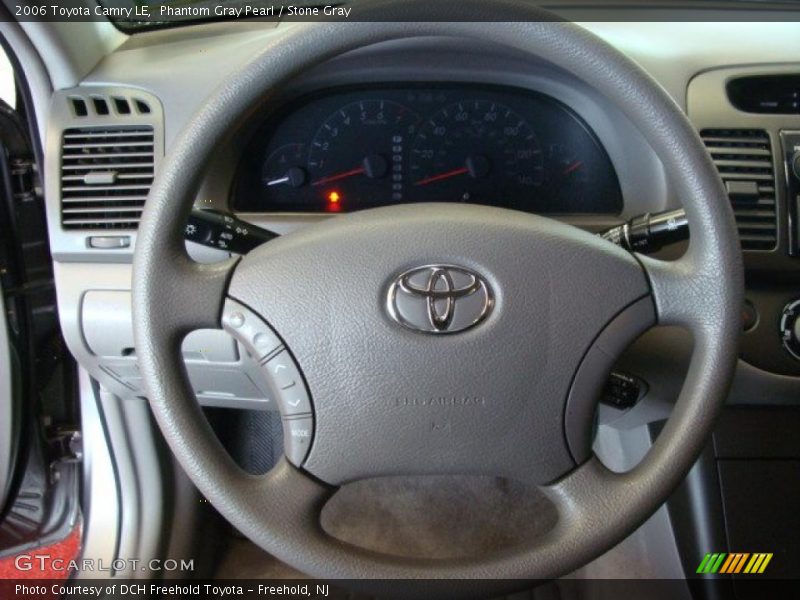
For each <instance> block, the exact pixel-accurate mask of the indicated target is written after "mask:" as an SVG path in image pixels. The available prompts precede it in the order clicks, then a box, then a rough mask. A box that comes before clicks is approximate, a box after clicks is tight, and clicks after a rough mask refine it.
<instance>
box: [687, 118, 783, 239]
mask: <svg viewBox="0 0 800 600" xmlns="http://www.w3.org/2000/svg"><path fill="white" fill-rule="evenodd" d="M700 135H701V136H702V138H703V141H704V142H705V144H706V148H708V151H709V152H710V153H711V158H712V159H714V164H715V165H716V166H717V170H718V171H719V174H720V176H721V177H722V181H723V182H724V183H725V187H726V188H727V190H728V195H729V197H730V200H731V205H732V206H733V212H734V214H735V215H736V224H737V226H738V228H739V238H740V239H741V243H742V249H743V250H774V249H775V247H776V245H777V242H778V239H777V216H776V211H775V207H776V202H775V172H774V170H773V166H772V148H771V146H770V141H769V136H768V135H767V133H766V132H765V131H762V130H760V129H705V130H703V131H702V132H701V133H700Z"/></svg>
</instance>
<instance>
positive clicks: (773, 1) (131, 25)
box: [95, 0, 800, 32]
mask: <svg viewBox="0 0 800 600" xmlns="http://www.w3.org/2000/svg"><path fill="white" fill-rule="evenodd" d="M531 1H532V2H536V4H539V5H540V6H542V7H543V8H549V9H552V10H556V11H558V9H559V8H567V7H568V8H571V9H575V8H584V9H591V8H603V7H611V6H612V5H613V6H614V7H617V8H620V7H626V8H656V7H665V8H666V7H674V8H682V9H687V8H703V9H709V10H714V9H717V10H716V11H715V13H714V17H715V19H716V18H717V16H718V17H719V20H726V19H727V18H728V17H727V16H726V13H724V12H723V11H722V10H720V9H724V8H729V7H730V6H735V7H737V8H739V7H743V6H744V5H747V8H748V9H754V8H755V9H764V11H765V12H766V10H767V9H775V8H779V9H780V8H782V9H784V10H785V9H791V10H796V9H800V0H724V1H722V2H720V1H719V0H690V1H688V2H687V1H686V0H655V1H654V0H622V1H619V0H617V1H616V2H612V1H611V0H605V1H604V0H582V1H581V0H577V1H576V0H545V1H544V2H539V1H537V0H531ZM97 3H98V6H97V9H96V11H95V15H97V16H102V17H106V18H108V19H109V20H111V21H112V22H113V23H114V24H115V25H117V26H118V27H119V28H120V29H122V30H124V31H128V32H134V31H136V30H139V29H146V28H152V27H169V26H176V25H180V24H186V23H193V22H200V21H220V20H243V19H262V20H290V19H295V20H309V21H311V20H348V19H350V20H357V18H358V17H357V14H358V13H357V12H355V11H353V7H355V6H357V5H359V4H368V0H363V1H361V2H356V1H355V0H338V1H334V2H332V3H329V4H328V3H325V2H324V1H322V0H292V2H291V4H282V3H280V2H279V1H272V0H97ZM457 6H458V3H457V2H454V10H453V14H454V20H457V19H458V9H457ZM706 18H708V15H706ZM581 20H585V19H581ZM589 20H591V19H589Z"/></svg>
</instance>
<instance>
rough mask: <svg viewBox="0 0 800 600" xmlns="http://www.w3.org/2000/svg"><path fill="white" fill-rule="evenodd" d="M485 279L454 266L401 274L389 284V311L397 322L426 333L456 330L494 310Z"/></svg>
mask: <svg viewBox="0 0 800 600" xmlns="http://www.w3.org/2000/svg"><path fill="white" fill-rule="evenodd" d="M493 304H494V299H493V297H492V291H491V288H490V287H489V284H488V283H487V282H486V280H485V279H484V278H483V277H481V276H480V275H478V274H477V273H475V272H474V271H471V270H469V269H466V268H464V267H456V266H453V265H426V266H424V267H417V268H416V269H411V270H410V271H406V272H405V273H403V274H401V275H400V276H399V277H397V279H395V280H394V283H392V285H391V286H390V287H389V295H388V311H389V315H390V316H391V317H392V319H394V320H395V321H396V322H397V323H399V324H400V325H402V326H403V327H406V328H408V329H413V330H415V331H421V332H423V333H456V332H458V331H464V330H465V329H469V328H470V327H474V326H475V325H477V324H478V323H480V322H481V321H483V319H485V318H486V316H487V315H488V314H489V312H491V309H492V306H493Z"/></svg>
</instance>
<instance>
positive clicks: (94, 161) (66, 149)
mask: <svg viewBox="0 0 800 600" xmlns="http://www.w3.org/2000/svg"><path fill="white" fill-rule="evenodd" d="M62 150H63V151H62V155H61V223H62V225H63V226H64V229H135V228H136V226H137V224H138V222H139V218H140V217H141V214H142V208H143V207H144V203H145V199H146V197H147V193H148V192H149V191H150V185H151V184H152V183H153V172H154V169H153V166H154V141H153V128H152V127H145V126H142V127H92V128H88V127H87V128H83V129H67V130H65V131H64V137H63V146H62Z"/></svg>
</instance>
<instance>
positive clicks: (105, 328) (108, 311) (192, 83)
mask: <svg viewBox="0 0 800 600" xmlns="http://www.w3.org/2000/svg"><path fill="white" fill-rule="evenodd" d="M585 25H586V26H587V28H589V29H590V30H593V31H594V32H595V33H597V34H598V35H600V36H601V37H604V38H605V39H606V40H608V41H609V42H611V43H612V44H614V45H616V46H617V47H618V48H620V49H621V50H623V51H625V52H627V53H628V54H629V55H631V56H632V57H633V58H634V59H635V60H637V61H638V62H640V63H641V64H642V65H643V66H644V67H645V68H646V69H647V70H648V71H649V72H650V73H651V74H652V75H653V76H654V77H655V78H656V79H657V80H658V81H659V82H660V83H661V84H662V85H663V86H664V87H665V88H666V89H667V90H668V91H669V92H670V93H671V95H672V96H673V98H674V99H675V101H676V102H677V103H678V104H679V105H680V106H681V107H683V108H684V109H685V110H687V112H688V114H689V117H690V118H691V119H692V120H693V121H694V122H695V124H696V125H697V127H698V129H704V128H724V127H728V128H730V127H758V128H760V129H765V130H767V131H769V132H770V135H772V136H777V132H778V131H779V130H780V129H784V128H795V129H798V128H800V119H798V117H796V116H795V117H776V116H770V117H766V116H764V115H757V116H753V115H744V114H743V113H740V112H739V111H737V110H736V109H734V108H733V107H732V106H730V104H729V103H728V102H727V99H726V98H725V96H724V93H723V89H722V87H720V86H721V84H720V82H722V81H724V80H725V78H726V77H729V76H731V74H732V73H739V72H742V73H751V72H757V73H762V72H783V71H795V72H796V71H797V70H798V69H800V62H798V63H786V62H785V61H786V59H787V57H796V58H798V59H800V37H798V36H797V35H796V24H792V23H769V24H764V26H763V28H754V27H752V26H750V24H747V23H736V22H726V23H718V24H709V23H663V22H660V23H631V22H628V23H623V22H619V23H614V22H597V23H586V24H585ZM280 27H291V25H281V26H280ZM708 27H712V28H714V29H715V30H716V31H717V32H718V33H719V34H720V35H709V33H708ZM275 33H276V28H275V26H274V25H273V24H257V23H256V24H225V23H218V24H210V25H202V26H196V27H192V28H189V29H177V30H166V31H156V32H152V33H144V34H139V35H136V36H133V37H131V38H129V39H127V40H126V41H124V42H123V43H122V44H121V45H120V46H119V47H118V48H117V49H116V50H115V51H113V52H111V53H110V54H108V55H107V56H105V57H104V58H103V59H102V60H101V61H100V63H99V64H98V65H96V67H94V68H93V69H92V70H91V71H90V72H89V73H87V74H86V75H85V76H84V77H83V78H82V80H81V81H80V82H79V85H78V86H76V87H74V88H69V89H65V90H60V91H57V92H56V93H55V94H54V96H53V98H52V104H51V109H50V113H49V116H48V123H47V148H48V152H47V153H46V154H47V156H48V162H47V164H46V165H45V171H46V172H45V176H46V177H45V179H46V191H47V200H48V210H49V217H50V219H49V223H50V233H51V245H52V249H53V253H54V258H55V260H56V271H55V275H56V285H57V289H58V297H59V305H60V314H61V319H62V325H63V329H64V333H65V336H66V339H67V343H68V344H69V346H70V348H71V350H72V351H73V353H74V354H75V356H76V357H77V358H78V360H79V362H80V363H81V364H82V366H84V367H85V368H87V369H88V370H89V372H90V373H91V374H92V375H93V376H94V377H95V378H97V379H98V381H100V382H101V383H102V384H103V385H104V386H105V387H107V388H108V389H109V390H111V391H113V392H115V393H117V394H119V395H121V396H123V397H125V396H131V395H141V393H142V390H141V385H140V384H141V381H140V378H139V375H138V372H137V370H136V366H135V362H136V360H135V348H134V347H133V343H132V337H131V334H130V328H129V319H126V318H124V316H125V315H129V314H130V308H129V306H130V298H129V290H130V280H131V267H130V261H131V256H132V251H133V247H134V246H135V230H119V231H118V230H111V231H109V230H106V229H102V230H98V231H92V230H74V229H73V230H66V229H65V228H64V227H63V226H62V222H61V219H60V218H59V215H60V211H61V192H60V186H61V180H60V175H61V173H60V156H61V150H60V144H61V141H62V135H63V132H64V131H65V130H66V129H70V128H75V127H87V126H104V125H107V124H114V123H116V124H117V125H123V126H126V127H127V126H129V125H135V124H137V123H145V124H147V125H148V126H151V127H153V131H154V132H155V133H154V136H155V143H154V152H153V154H154V155H153V159H154V162H155V163H156V164H157V162H158V160H159V159H160V158H161V156H162V155H163V153H164V152H169V147H170V144H171V143H172V141H173V140H174V139H175V137H176V136H177V135H179V132H180V130H181V129H182V127H183V126H184V124H185V123H186V122H187V120H188V118H189V117H190V116H191V114H192V113H194V112H195V110H197V108H198V107H199V106H200V105H201V103H202V101H203V99H204V98H205V97H207V96H208V95H209V94H210V93H211V91H212V90H214V89H215V88H216V87H217V86H219V85H224V82H222V80H221V79H220V76H219V74H220V73H226V72H231V71H233V70H235V69H236V68H237V66H238V65H241V64H244V63H245V62H246V61H247V60H248V58H249V57H250V56H252V55H254V53H256V52H257V51H258V50H259V49H260V48H261V47H263V45H264V43H265V42H266V41H267V40H268V39H269V38H270V36H272V35H275ZM678 37H680V39H681V43H680V44H676V43H675V41H674V40H675V39H677V38H678ZM767 39H769V40H770V41H771V43H768V44H767V43H763V42H764V41H765V40H767ZM778 41H780V43H778ZM754 48H758V50H757V52H754V50H753V49H754ZM198 56H202V60H197V57H198ZM460 81H472V82H480V83H485V84H497V85H507V86H514V87H518V88H523V89H528V90H532V91H535V92H539V93H543V94H546V95H548V96H551V97H553V98H555V99H557V100H558V101H559V102H561V103H563V104H565V105H566V106H568V107H569V108H570V109H571V110H573V111H574V112H575V113H576V114H578V115H579V116H580V117H581V118H582V119H583V120H585V122H586V123H587V124H588V126H589V127H591V129H592V130H593V131H594V132H595V134H596V135H597V137H598V139H599V141H600V143H601V144H602V145H603V147H604V148H605V150H606V151H607V153H608V155H609V157H610V160H611V162H612V164H613V166H614V169H615V170H616V172H617V175H618V178H619V182H620V186H621V189H622V195H623V199H624V207H623V210H622V213H621V215H619V216H618V217H616V216H586V215H580V216H578V215H576V216H570V217H565V220H566V221H568V222H571V223H573V224H576V225H579V226H582V227H586V228H588V229H593V230H597V229H600V228H602V227H605V226H608V225H611V224H613V223H616V222H618V221H619V219H620V218H627V217H630V216H633V215H636V214H640V213H643V212H647V211H658V210H664V209H667V208H672V207H676V206H677V203H676V201H675V199H674V197H673V195H672V193H671V191H670V186H669V183H668V182H667V181H666V180H665V177H664V174H663V171H662V168H661V165H660V163H659V161H658V159H657V158H656V157H655V155H654V154H653V152H652V150H651V149H650V148H649V147H648V146H647V144H646V143H645V141H644V140H643V139H642V137H641V136H640V135H639V133H638V131H636V129H634V128H633V127H632V125H631V124H630V123H629V122H628V121H627V119H626V118H625V117H624V116H623V115H622V114H621V113H620V112H619V111H618V110H617V109H616V108H615V107H614V106H612V105H610V103H609V102H608V101H607V100H606V99H605V98H604V97H602V96H601V95H599V94H598V93H597V92H596V91H595V90H593V89H591V88H590V87H588V86H587V85H585V84H584V83H583V82H581V81H579V80H577V79H576V78H575V77H573V76H572V75H571V74H569V73H565V72H563V71H559V70H557V69H555V68H554V67H552V66H551V65H548V64H544V63H536V62H531V61H530V60H526V59H524V58H523V57H521V56H519V55H517V54H515V53H513V52H510V51H508V50H507V49H505V48H501V47H497V46H491V45H480V46H476V45H475V44H474V43H470V44H467V43H465V42H464V41H462V40H458V39H445V38H419V39H413V40H404V41H401V42H392V43H386V44H380V45H376V46H373V47H369V48H366V49H362V50H360V51H357V52H353V53H350V54H348V55H345V56H342V57H339V58H337V59H335V60H333V61H330V62H329V63H326V64H325V65H322V66H320V67H319V68H317V69H316V70H314V71H312V72H309V73H307V74H306V75H305V76H303V77H302V78H300V79H297V80H295V81H293V82H292V83H291V84H290V85H288V86H287V87H286V88H285V89H283V90H281V91H280V92H279V93H278V94H277V95H276V96H275V97H271V98H265V100H264V105H263V107H262V110H263V111H264V114H268V113H269V111H270V110H271V108H274V107H275V106H278V105H280V104H281V102H285V101H289V100H291V99H293V98H296V97H298V96H301V95H303V94H308V93H311V92H316V91H320V90H325V89H328V88H331V87H338V86H342V85H347V84H355V83H358V84H361V85H364V84H375V85H378V84H383V83H392V82H395V83H396V82H409V83H421V82H425V83H431V82H437V83H447V82H460ZM76 96H85V97H87V98H92V97H95V96H98V97H108V98H114V97H119V96H122V97H130V98H143V99H145V100H146V101H147V103H148V104H149V106H150V107H151V111H150V112H149V113H147V114H144V115H141V114H118V113H117V111H116V109H115V108H114V106H113V105H112V107H111V110H110V112H109V114H107V115H98V114H94V113H93V112H92V107H91V106H90V109H89V113H90V114H89V115H88V116H86V117H81V118H77V117H76V116H75V113H74V111H73V107H71V105H70V102H71V99H72V98H74V97H76ZM81 119H82V120H81ZM248 124H249V123H248V122H243V123H241V124H240V128H239V129H237V130H235V131H232V132H231V136H230V138H229V139H228V140H227V141H226V142H225V144H224V145H222V146H221V147H220V149H219V152H218V155H217V157H216V160H215V162H214V163H213V164H212V165H211V166H210V168H209V170H208V174H207V177H206V180H205V183H204V185H203V186H202V188H201V189H200V191H199V193H198V197H197V205H198V206H200V207H205V208H220V209H225V208H228V201H229V198H230V193H231V188H232V185H233V179H234V176H235V175H234V174H235V169H236V166H237V164H238V161H239V158H240V156H241V153H242V152H243V150H244V148H245V145H246V142H247V135H245V131H246V128H247V126H248ZM774 162H775V167H776V169H780V165H781V160H780V157H779V156H776V158H775V161H774ZM782 202H785V198H779V205H780V203H782ZM240 216H241V217H242V218H244V219H246V220H250V221H252V222H254V223H256V224H259V225H262V226H264V227H267V228H269V229H272V230H275V231H277V232H279V233H287V232H290V231H292V230H294V229H297V228H299V227H302V226H303V225H304V224H306V223H309V222H313V221H315V220H317V219H319V218H329V217H327V216H324V215H316V214H299V213H298V214H293V213H282V214H267V213H243V214H241V215H240ZM92 236H111V237H118V236H124V237H128V238H129V243H128V244H127V245H125V246H124V247H116V248H109V247H100V248H96V247H91V243H89V241H88V238H90V237H92ZM191 252H192V253H193V255H194V256H195V257H196V258H197V259H198V260H203V261H215V260H220V259H222V258H224V257H225V256H226V254H225V253H224V252H220V251H215V250H209V249H205V248H200V247H192V248H191ZM753 254H757V253H753ZM752 260H755V261H756V266H758V264H761V263H759V261H762V262H763V259H759V258H756V259H751V262H752ZM776 285H778V287H779V288H781V290H782V292H781V293H785V294H789V293H790V292H791V293H792V294H793V293H794V291H793V290H791V289H785V286H783V287H781V286H782V285H783V284H780V283H778V284H776ZM640 343H656V344H657V343H658V339H657V337H656V338H653V337H652V336H651V337H649V338H647V339H646V340H644V341H642V342H640ZM778 350H779V348H778ZM184 352H185V355H186V356H185V357H186V362H187V367H188V370H189V372H190V375H191V376H192V377H193V381H194V384H195V389H196V392H197V393H198V397H199V398H200V400H201V401H202V402H204V403H205V404H208V405H214V406H229V407H256V408H268V407H270V401H269V399H268V398H269V390H268V389H267V388H266V386H265V385H264V383H263V382H262V381H261V380H260V378H259V376H258V373H257V370H256V369H255V368H254V367H255V365H253V364H252V361H251V360H250V359H249V357H248V356H247V353H246V352H244V351H243V349H242V348H241V347H240V346H238V345H237V344H236V342H234V340H232V339H231V338H229V337H227V334H226V333H224V332H221V331H216V332H210V331H209V332H199V333H197V334H193V336H192V337H190V338H189V339H187V341H186V342H185V346H184ZM787 365H789V366H792V363H791V361H790V360H789V359H787ZM787 369H788V367H787ZM789 371H791V369H789ZM789 374H793V373H791V372H790V373H789ZM797 374H800V371H799V372H798V373H797ZM654 376H657V375H654ZM741 378H744V383H743V387H742V388H741V389H748V390H752V389H758V388H759V386H762V385H766V386H773V384H775V385H774V386H773V387H771V389H776V390H780V391H779V392H776V394H777V396H779V397H780V398H783V399H784V401H789V400H788V399H789V398H790V397H791V396H795V395H796V393H797V392H798V390H800V380H798V379H794V378H792V377H786V372H785V371H784V373H783V374H781V375H773V374H771V373H768V372H767V371H765V370H763V369H760V368H757V367H753V366H751V365H745V364H744V363H743V367H742V373H741ZM657 388H658V386H653V389H654V390H655V389H657ZM664 389H665V391H664V395H665V397H667V396H669V392H668V391H666V390H669V389H671V386H665V388H664ZM733 396H734V397H735V398H738V399H739V400H740V401H744V402H747V401H748V396H749V394H739V393H738V392H737V389H734V392H733ZM644 418H645V419H647V418H649V417H644Z"/></svg>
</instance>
